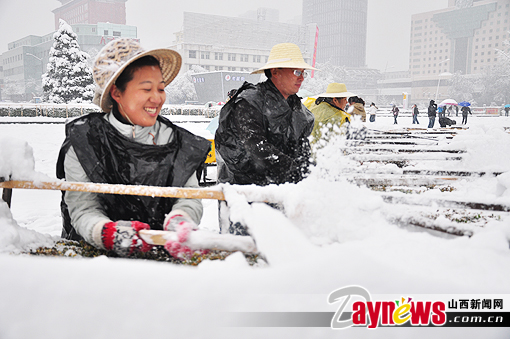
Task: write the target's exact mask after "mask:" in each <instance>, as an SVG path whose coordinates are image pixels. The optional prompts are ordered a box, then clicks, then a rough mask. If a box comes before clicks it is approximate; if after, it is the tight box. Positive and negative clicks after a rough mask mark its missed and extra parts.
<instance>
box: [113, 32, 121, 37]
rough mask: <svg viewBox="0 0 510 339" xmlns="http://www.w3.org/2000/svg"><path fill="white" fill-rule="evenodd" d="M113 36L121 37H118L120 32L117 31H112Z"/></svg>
mask: <svg viewBox="0 0 510 339" xmlns="http://www.w3.org/2000/svg"><path fill="white" fill-rule="evenodd" d="M113 36H121V35H120V32H118V31H113Z"/></svg>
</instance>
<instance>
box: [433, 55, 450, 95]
mask: <svg viewBox="0 0 510 339" xmlns="http://www.w3.org/2000/svg"><path fill="white" fill-rule="evenodd" d="M447 61H450V59H444V60H443V61H441V62H439V63H438V64H437V65H438V66H439V65H441V64H442V63H443V62H447ZM449 75H452V73H449V72H444V73H441V74H439V80H438V81H437V90H436V98H435V100H434V101H437V95H438V94H439V84H440V83H441V77H442V76H449Z"/></svg>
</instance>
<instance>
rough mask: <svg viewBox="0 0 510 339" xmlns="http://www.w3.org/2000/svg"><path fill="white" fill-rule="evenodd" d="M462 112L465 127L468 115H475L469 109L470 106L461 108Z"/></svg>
mask: <svg viewBox="0 0 510 339" xmlns="http://www.w3.org/2000/svg"><path fill="white" fill-rule="evenodd" d="M461 111H462V124H463V125H465V124H467V118H468V114H471V115H472V114H473V113H471V108H469V107H468V106H463V107H462V108H461Z"/></svg>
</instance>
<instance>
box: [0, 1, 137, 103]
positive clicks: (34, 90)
mask: <svg viewBox="0 0 510 339" xmlns="http://www.w3.org/2000/svg"><path fill="white" fill-rule="evenodd" d="M60 2H61V3H62V7H59V8H57V9H56V10H54V11H53V12H54V13H55V20H56V23H58V19H60V18H62V19H64V20H70V22H68V24H70V25H71V27H72V29H73V31H74V32H75V33H76V35H77V36H78V44H79V45H80V48H81V49H82V50H83V51H85V52H87V53H88V54H89V55H90V56H91V57H92V58H93V57H94V56H95V55H96V54H97V52H98V51H99V50H100V49H101V48H102V47H103V46H104V45H106V44H107V43H108V42H110V41H111V40H113V39H116V38H118V37H127V38H133V39H136V38H137V28H136V27H134V26H127V25H125V22H126V18H125V0H109V1H100V0H71V1H66V0H61V1H60ZM111 12H115V15H113V16H112V17H108V16H105V15H106V14H108V13H111ZM103 19H104V20H105V22H98V20H103ZM107 21H108V22H107ZM56 29H58V24H57V27H56ZM54 33H55V32H51V33H48V34H46V35H43V36H37V35H29V36H27V37H24V38H21V39H18V40H16V41H13V42H11V43H9V44H8V51H6V52H4V53H2V54H1V55H0V66H1V67H2V70H3V72H0V90H1V91H0V92H1V94H0V98H1V99H2V100H9V101H14V102H18V101H30V100H32V98H33V97H38V96H40V95H41V93H42V83H41V79H42V74H43V73H45V72H46V65H47V63H48V59H49V52H50V49H51V47H52V46H53V34H54Z"/></svg>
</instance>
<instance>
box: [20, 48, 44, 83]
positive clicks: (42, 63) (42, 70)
mask: <svg viewBox="0 0 510 339" xmlns="http://www.w3.org/2000/svg"><path fill="white" fill-rule="evenodd" d="M25 54H26V55H30V56H33V57H34V58H36V59H37V60H39V61H40V62H41V79H42V75H43V74H44V62H43V59H42V58H39V57H38V56H35V55H33V54H32V53H28V52H25Z"/></svg>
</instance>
